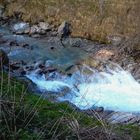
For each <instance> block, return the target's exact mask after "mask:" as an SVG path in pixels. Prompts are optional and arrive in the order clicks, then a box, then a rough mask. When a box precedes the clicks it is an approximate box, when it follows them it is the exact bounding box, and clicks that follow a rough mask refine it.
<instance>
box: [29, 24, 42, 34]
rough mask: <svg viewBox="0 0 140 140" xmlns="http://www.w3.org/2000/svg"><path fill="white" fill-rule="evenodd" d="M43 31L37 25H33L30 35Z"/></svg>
mask: <svg viewBox="0 0 140 140" xmlns="http://www.w3.org/2000/svg"><path fill="white" fill-rule="evenodd" d="M40 31H41V29H40V28H39V27H38V26H37V25H33V26H32V27H31V29H30V35H32V34H36V33H39V32H40Z"/></svg>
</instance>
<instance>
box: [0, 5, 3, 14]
mask: <svg viewBox="0 0 140 140" xmlns="http://www.w3.org/2000/svg"><path fill="white" fill-rule="evenodd" d="M3 14H4V6H2V5H0V17H3Z"/></svg>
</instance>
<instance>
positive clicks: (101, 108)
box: [95, 107, 104, 112]
mask: <svg viewBox="0 0 140 140" xmlns="http://www.w3.org/2000/svg"><path fill="white" fill-rule="evenodd" d="M95 111H96V112H103V111H104V108H103V107H96V108H95Z"/></svg>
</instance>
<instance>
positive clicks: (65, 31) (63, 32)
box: [57, 21, 71, 37]
mask: <svg viewBox="0 0 140 140" xmlns="http://www.w3.org/2000/svg"><path fill="white" fill-rule="evenodd" d="M57 32H58V35H59V36H60V37H67V36H69V35H70V33H71V31H70V24H69V23H68V22H67V21H64V22H63V23H62V24H61V25H60V26H59V28H58V31H57Z"/></svg>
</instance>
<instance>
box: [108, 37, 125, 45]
mask: <svg viewBox="0 0 140 140" xmlns="http://www.w3.org/2000/svg"><path fill="white" fill-rule="evenodd" d="M107 40H108V42H110V43H111V44H112V45H115V46H116V45H119V44H120V43H121V42H122V41H123V40H124V37H122V36H119V35H110V36H108V37H107Z"/></svg>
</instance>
